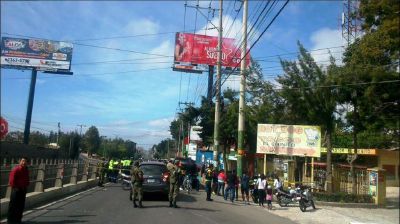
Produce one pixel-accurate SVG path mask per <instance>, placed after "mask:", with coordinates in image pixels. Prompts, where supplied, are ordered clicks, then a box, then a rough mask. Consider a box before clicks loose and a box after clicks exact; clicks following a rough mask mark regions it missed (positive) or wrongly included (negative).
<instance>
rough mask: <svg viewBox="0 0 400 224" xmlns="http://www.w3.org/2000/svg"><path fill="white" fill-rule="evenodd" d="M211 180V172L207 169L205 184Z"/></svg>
mask: <svg viewBox="0 0 400 224" xmlns="http://www.w3.org/2000/svg"><path fill="white" fill-rule="evenodd" d="M212 179H213V171H212V169H210V168H208V169H207V170H206V182H208V181H212Z"/></svg>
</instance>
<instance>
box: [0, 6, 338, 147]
mask: <svg viewBox="0 0 400 224" xmlns="http://www.w3.org/2000/svg"><path fill="white" fill-rule="evenodd" d="M184 3H185V2H184V1H171V2H169V1H120V2H119V1H110V2H106V1H99V2H96V1H82V2H79V1H54V2H53V1H22V2H19V1H2V2H1V36H2V37H16V35H23V36H29V37H36V38H43V39H50V40H57V41H61V40H63V41H70V42H73V43H74V48H73V56H72V67H71V68H72V69H71V70H72V72H73V73H74V75H73V76H63V75H55V74H44V73H40V72H39V73H38V79H37V82H36V93H35V100H34V108H33V114H32V125H31V126H32V128H31V129H32V130H39V131H42V132H45V133H46V132H48V131H51V130H53V131H56V130H57V123H58V122H60V123H61V129H62V131H64V132H68V131H71V130H78V131H79V129H80V128H79V127H77V124H84V125H86V128H83V132H84V131H86V129H87V128H88V127H90V126H91V125H95V126H96V127H97V128H98V129H99V131H100V134H101V135H105V136H107V137H109V138H114V137H116V136H118V137H121V138H124V139H130V140H132V141H135V142H137V143H138V146H142V147H144V148H148V147H150V146H151V145H152V144H157V143H158V142H159V141H160V140H162V139H164V138H168V137H170V134H169V125H170V122H171V121H172V120H173V119H174V117H175V116H176V112H177V108H178V102H179V101H190V102H195V103H196V104H197V105H198V104H199V102H200V96H201V95H205V94H206V89H207V87H206V86H207V82H206V79H207V74H206V73H203V74H202V75H198V74H189V73H180V72H174V71H172V69H171V65H172V62H173V57H172V55H173V50H174V42H175V40H174V39H175V35H174V32H179V31H186V32H191V33H193V32H196V33H201V34H206V35H217V31H216V30H208V31H207V32H206V33H205V32H204V30H202V29H204V28H205V27H210V26H211V25H210V24H208V25H207V21H206V18H204V17H203V16H202V15H201V14H200V13H197V19H196V10H195V9H193V8H187V9H186V16H184V14H185V13H184V12H185V10H184ZM283 3H284V2H283V1H280V2H279V3H278V5H277V6H276V7H275V10H274V11H273V13H272V14H271V15H275V14H276V13H277V11H278V9H279V8H280V6H281V5H283ZM195 4H196V1H188V5H195ZM209 4H210V1H200V5H201V6H205V7H208V6H209ZM211 4H212V6H213V7H215V8H217V7H218V2H217V1H215V0H214V1H212V3H211ZM260 6H261V7H263V6H264V2H263V1H250V2H249V13H248V14H249V27H251V25H252V23H254V21H255V19H256V17H257V14H256V12H260V11H261V8H260ZM239 7H240V3H239V2H236V3H235V1H233V0H231V1H225V2H224V17H223V18H224V19H223V27H224V30H225V36H227V37H236V38H240V37H241V23H242V12H240V13H239V15H238V16H237V19H236V20H234V17H235V15H236V12H235V11H233V8H236V9H239ZM341 11H342V1H291V2H289V4H288V6H287V7H286V8H285V9H284V11H283V12H282V13H281V14H280V16H279V17H278V18H277V19H276V21H275V22H274V23H273V24H272V26H271V27H270V28H269V29H268V31H267V32H266V33H265V35H264V36H263V37H262V38H261V39H260V41H259V42H258V43H257V44H256V45H255V46H254V48H253V49H252V51H251V55H252V57H254V58H256V59H263V60H264V61H260V63H261V66H262V67H263V69H264V75H265V78H266V79H269V80H271V81H272V80H273V78H274V77H275V76H276V75H278V74H280V73H281V71H280V68H279V63H278V61H279V56H280V57H281V58H285V59H293V60H295V57H296V55H295V54H290V53H293V52H296V51H297V44H296V42H297V41H298V40H299V41H300V42H302V43H303V44H304V46H305V47H306V48H307V49H309V50H313V49H320V48H329V47H337V46H340V45H342V42H343V41H342V38H341V30H340V28H339V18H340V14H341ZM203 13H204V14H205V15H207V14H208V13H207V11H206V10H203ZM209 15H210V16H209V19H210V20H211V22H212V23H213V24H218V21H217V19H218V18H217V17H218V14H217V13H215V16H214V18H212V13H210V14H209ZM184 18H185V20H184ZM271 19H272V17H271V16H269V17H267V19H266V22H265V23H264V24H263V25H262V26H261V27H259V29H256V30H255V33H254V37H258V36H259V35H260V33H261V32H262V30H263V29H264V28H265V27H266V25H267V24H268V23H269V21H271ZM184 21H185V22H184ZM228 30H229V31H230V32H228ZM160 33H164V34H160ZM141 34H158V35H144V36H137V35H141ZM135 35H136V37H132V36H135ZM254 40H255V38H252V39H251V40H250V43H254ZM85 44H87V45H94V46H98V47H89V46H84V45H85ZM101 47H106V48H117V49H120V50H113V49H103V48H101ZM342 50H343V49H341V48H332V49H331V52H333V54H334V55H335V56H337V58H340V52H341V51H342ZM133 51H135V52H142V53H145V54H138V53H134V52H133ZM336 52H338V53H336ZM146 54H156V55H165V56H166V57H162V56H154V55H146ZM313 55H314V57H315V59H316V60H317V61H318V62H320V63H321V64H324V63H325V64H326V60H327V59H328V54H326V51H313ZM121 60H126V61H121ZM128 60H130V61H128ZM111 61H119V62H111ZM30 76H31V71H30V70H25V71H21V70H14V69H1V115H2V116H3V117H5V118H6V119H7V120H8V122H9V124H10V129H11V130H23V127H24V122H25V116H26V107H27V100H28V92H29V84H30ZM237 79H238V77H230V78H229V79H228V80H227V82H226V83H225V84H224V87H223V88H227V87H230V88H233V89H238V88H239V84H238V80H237Z"/></svg>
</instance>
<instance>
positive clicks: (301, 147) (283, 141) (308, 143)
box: [257, 124, 321, 157]
mask: <svg viewBox="0 0 400 224" xmlns="http://www.w3.org/2000/svg"><path fill="white" fill-rule="evenodd" d="M257 153H265V154H276V155H286V156H309V157H320V155H321V129H320V127H319V126H307V125H283V124H258V127H257Z"/></svg>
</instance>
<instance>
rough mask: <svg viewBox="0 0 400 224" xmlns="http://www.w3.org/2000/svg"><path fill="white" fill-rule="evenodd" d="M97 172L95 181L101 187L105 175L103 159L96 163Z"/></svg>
mask: <svg viewBox="0 0 400 224" xmlns="http://www.w3.org/2000/svg"><path fill="white" fill-rule="evenodd" d="M97 173H98V175H99V182H98V183H97V185H98V186H100V187H102V186H103V184H104V176H105V167H104V162H103V161H100V162H98V163H97Z"/></svg>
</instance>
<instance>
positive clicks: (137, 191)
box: [131, 161, 143, 208]
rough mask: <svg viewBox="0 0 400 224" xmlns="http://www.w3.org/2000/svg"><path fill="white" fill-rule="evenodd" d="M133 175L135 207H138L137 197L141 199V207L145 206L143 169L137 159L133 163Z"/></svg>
mask: <svg viewBox="0 0 400 224" xmlns="http://www.w3.org/2000/svg"><path fill="white" fill-rule="evenodd" d="M131 174H132V177H131V182H132V191H133V199H132V201H133V207H135V208H137V207H138V205H137V204H136V199H138V200H139V208H143V204H142V199H143V188H142V187H143V171H142V170H141V169H140V168H139V162H138V161H136V162H135V163H134V164H133V168H132V171H131Z"/></svg>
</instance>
